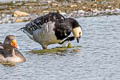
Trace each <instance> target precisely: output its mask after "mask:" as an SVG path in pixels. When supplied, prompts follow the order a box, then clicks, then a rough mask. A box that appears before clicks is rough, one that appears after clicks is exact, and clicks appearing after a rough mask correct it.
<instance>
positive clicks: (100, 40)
mask: <svg viewBox="0 0 120 80" xmlns="http://www.w3.org/2000/svg"><path fill="white" fill-rule="evenodd" d="M77 20H78V21H79V23H80V24H81V26H82V28H83V36H82V38H81V39H80V43H79V44H77V43H76V41H73V42H72V45H80V46H81V47H80V48H79V49H80V52H74V53H69V51H68V52H66V53H64V54H65V55H64V56H60V55H57V54H45V55H37V54H31V53H28V51H30V50H32V49H41V46H40V45H39V44H37V43H35V42H33V41H32V40H30V39H29V38H28V37H27V36H26V35H25V34H24V33H22V32H21V31H17V30H18V29H19V28H21V27H23V26H24V25H25V24H26V23H14V24H0V41H1V42H2V41H3V40H4V38H5V36H6V35H8V34H14V35H16V36H17V40H18V44H19V50H20V51H21V52H22V53H23V55H24V56H25V57H26V59H27V61H26V62H25V63H21V64H17V65H16V66H14V67H5V66H3V65H0V80H120V16H100V17H84V18H79V19H77ZM55 46H59V45H50V46H49V48H52V47H55Z"/></svg>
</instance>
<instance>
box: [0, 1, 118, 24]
mask: <svg viewBox="0 0 120 80" xmlns="http://www.w3.org/2000/svg"><path fill="white" fill-rule="evenodd" d="M119 8H120V5H119V3H115V2H85V1H84V2H79V3H68V2H64V3H60V2H36V1H32V2H28V1H27V2H9V3H0V24H2V23H14V22H25V21H30V20H33V19H35V18H36V17H38V16H41V15H44V14H47V13H49V12H58V11H59V12H60V13H61V14H63V15H64V16H66V17H86V16H87V17H89V16H99V15H100V16H101V15H119V14H120V9H119ZM15 11H22V12H26V13H27V14H29V15H28V16H14V13H15Z"/></svg>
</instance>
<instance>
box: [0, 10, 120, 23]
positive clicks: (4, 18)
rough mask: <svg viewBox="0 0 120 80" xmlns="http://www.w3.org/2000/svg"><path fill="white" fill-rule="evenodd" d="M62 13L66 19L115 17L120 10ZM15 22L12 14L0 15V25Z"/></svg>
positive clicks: (24, 18)
mask: <svg viewBox="0 0 120 80" xmlns="http://www.w3.org/2000/svg"><path fill="white" fill-rule="evenodd" d="M62 13H63V14H64V16H66V17H84V16H87V17H89V16H99V15H108V14H113V15H114V14H120V9H118V8H116V9H113V10H110V9H106V10H104V11H99V10H97V9H95V10H93V11H88V12H85V11H83V10H78V11H73V12H71V13H65V12H62ZM41 15H42V14H41ZM39 16H40V15H39ZM37 17H38V15H36V14H30V15H29V16H26V17H18V18H20V19H22V20H23V22H24V21H29V20H33V19H35V18H37ZM15 22H16V17H13V16H12V14H0V24H3V23H15Z"/></svg>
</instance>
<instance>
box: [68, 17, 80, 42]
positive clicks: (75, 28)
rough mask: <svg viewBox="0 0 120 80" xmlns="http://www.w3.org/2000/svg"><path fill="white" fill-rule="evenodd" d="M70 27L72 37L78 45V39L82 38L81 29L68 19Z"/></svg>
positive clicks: (71, 19)
mask: <svg viewBox="0 0 120 80" xmlns="http://www.w3.org/2000/svg"><path fill="white" fill-rule="evenodd" d="M69 19H70V22H71V25H72V33H73V35H74V37H75V38H76V40H77V42H78V43H79V39H80V37H81V36H82V28H81V26H80V24H79V23H78V22H77V21H76V20H75V19H73V18H69Z"/></svg>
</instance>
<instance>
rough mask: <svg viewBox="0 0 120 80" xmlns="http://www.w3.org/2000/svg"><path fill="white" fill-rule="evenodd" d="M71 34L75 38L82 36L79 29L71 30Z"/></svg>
mask: <svg viewBox="0 0 120 80" xmlns="http://www.w3.org/2000/svg"><path fill="white" fill-rule="evenodd" d="M73 34H74V36H75V37H80V36H82V29H81V28H80V27H76V28H73Z"/></svg>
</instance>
